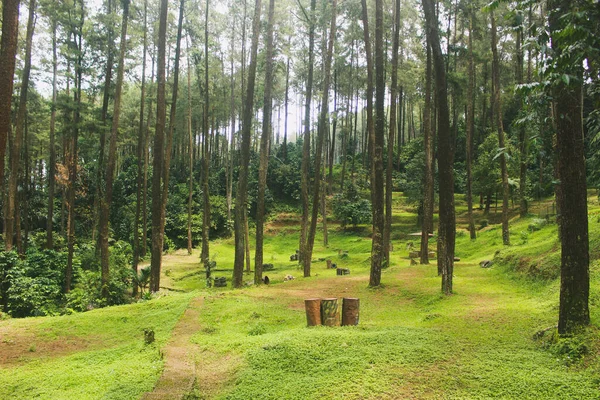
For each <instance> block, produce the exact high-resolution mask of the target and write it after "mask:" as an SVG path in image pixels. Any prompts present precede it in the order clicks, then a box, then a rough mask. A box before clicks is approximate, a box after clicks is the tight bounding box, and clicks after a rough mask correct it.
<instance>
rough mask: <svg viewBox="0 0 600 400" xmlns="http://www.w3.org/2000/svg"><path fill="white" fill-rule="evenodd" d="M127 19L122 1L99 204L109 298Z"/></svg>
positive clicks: (103, 268) (105, 294) (102, 261)
mask: <svg viewBox="0 0 600 400" xmlns="http://www.w3.org/2000/svg"><path fill="white" fill-rule="evenodd" d="M128 17H129V0H123V21H122V23H121V49H120V51H119V66H118V67H117V86H116V88H115V103H114V111H113V120H112V128H111V132H110V141H109V145H108V159H107V163H106V176H105V178H106V190H105V197H104V200H103V201H101V203H100V211H101V212H100V221H99V222H100V267H101V276H102V297H103V298H104V299H108V296H109V287H108V285H109V279H110V277H109V274H110V270H109V256H110V254H109V250H108V225H109V224H108V223H109V220H110V204H111V202H112V192H113V180H114V175H115V163H116V157H117V136H118V134H119V117H120V113H121V92H122V89H123V76H124V74H125V49H126V47H127V19H128Z"/></svg>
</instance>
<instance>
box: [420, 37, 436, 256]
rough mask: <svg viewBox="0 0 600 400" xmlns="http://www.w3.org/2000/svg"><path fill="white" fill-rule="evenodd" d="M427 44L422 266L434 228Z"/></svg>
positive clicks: (430, 64) (429, 51)
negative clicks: (430, 234)
mask: <svg viewBox="0 0 600 400" xmlns="http://www.w3.org/2000/svg"><path fill="white" fill-rule="evenodd" d="M426 42H427V44H426V46H427V66H426V68H425V105H424V107H425V109H424V110H423V124H424V129H423V147H425V182H424V183H425V185H424V186H425V187H424V188H423V194H424V198H423V225H422V227H421V260H420V261H421V264H429V233H433V232H430V228H432V226H433V193H434V192H433V190H431V189H432V188H433V137H432V136H433V135H432V121H431V79H432V72H433V71H432V61H431V44H430V42H429V40H426ZM432 230H433V229H432Z"/></svg>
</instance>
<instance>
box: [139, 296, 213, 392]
mask: <svg viewBox="0 0 600 400" xmlns="http://www.w3.org/2000/svg"><path fill="white" fill-rule="evenodd" d="M203 303H204V297H203V296H198V297H196V298H194V299H192V301H191V302H190V303H189V305H188V308H187V309H186V310H185V312H184V313H183V315H182V316H181V318H180V319H179V321H178V322H177V325H175V329H173V332H172V333H171V339H170V340H169V342H168V343H167V344H166V345H165V346H164V347H163V348H162V355H163V357H164V358H165V365H164V371H163V373H162V375H161V377H160V378H159V380H158V382H157V383H156V386H155V387H154V390H153V391H152V392H149V393H146V394H145V395H144V396H143V397H142V398H143V399H147V400H158V399H165V400H167V399H169V400H171V399H182V398H184V397H185V396H187V394H188V393H190V392H191V391H192V390H193V388H194V384H195V379H196V356H197V353H198V349H197V346H195V345H194V344H193V343H191V341H190V338H191V337H192V335H193V334H194V333H196V332H198V331H199V330H200V323H199V319H198V317H199V315H200V310H201V309H202V305H203Z"/></svg>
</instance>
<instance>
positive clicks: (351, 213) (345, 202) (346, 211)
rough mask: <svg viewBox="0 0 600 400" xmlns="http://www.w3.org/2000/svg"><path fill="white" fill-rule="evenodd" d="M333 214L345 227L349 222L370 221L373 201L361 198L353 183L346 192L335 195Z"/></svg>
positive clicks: (355, 223)
mask: <svg viewBox="0 0 600 400" xmlns="http://www.w3.org/2000/svg"><path fill="white" fill-rule="evenodd" d="M333 216H334V218H335V219H336V220H338V221H340V223H341V225H342V227H343V228H345V227H346V225H348V224H352V225H353V226H356V225H358V224H366V223H369V222H370V221H371V218H372V214H371V202H370V201H369V200H367V199H363V198H361V197H360V194H359V193H358V190H357V188H356V186H355V185H354V184H352V183H351V184H349V185H348V186H347V188H346V191H345V192H344V193H342V194H336V195H335V196H334V197H333Z"/></svg>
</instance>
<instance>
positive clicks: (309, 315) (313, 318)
mask: <svg viewBox="0 0 600 400" xmlns="http://www.w3.org/2000/svg"><path fill="white" fill-rule="evenodd" d="M304 308H305V309H306V325H308V326H316V325H321V299H306V300H304Z"/></svg>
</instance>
